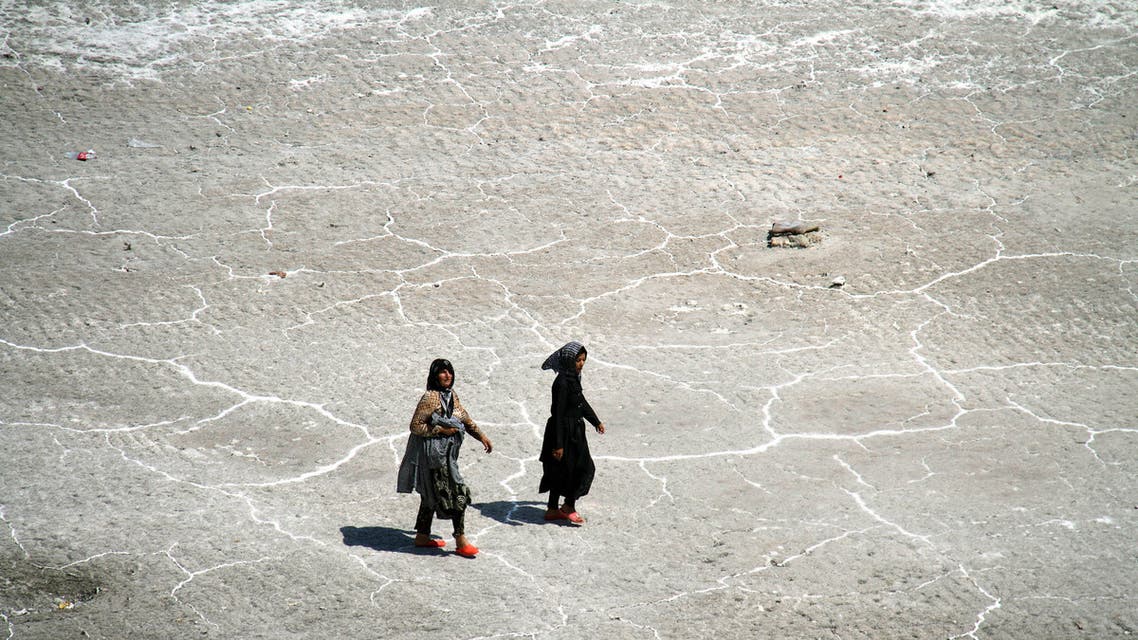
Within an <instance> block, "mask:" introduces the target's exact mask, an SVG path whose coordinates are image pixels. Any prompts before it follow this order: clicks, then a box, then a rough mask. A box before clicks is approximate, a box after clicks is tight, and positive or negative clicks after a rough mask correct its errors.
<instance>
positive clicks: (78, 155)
mask: <svg viewBox="0 0 1138 640" xmlns="http://www.w3.org/2000/svg"><path fill="white" fill-rule="evenodd" d="M67 157H68V158H71V159H72V160H79V161H82V162H86V161H88V160H94V159H95V157H96V156H95V150H94V149H88V150H86V151H71V152H69V153H68V154H67Z"/></svg>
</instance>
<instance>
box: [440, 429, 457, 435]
mask: <svg viewBox="0 0 1138 640" xmlns="http://www.w3.org/2000/svg"><path fill="white" fill-rule="evenodd" d="M456 433H458V429H456V428H454V427H439V435H440V436H453V435H454V434H456Z"/></svg>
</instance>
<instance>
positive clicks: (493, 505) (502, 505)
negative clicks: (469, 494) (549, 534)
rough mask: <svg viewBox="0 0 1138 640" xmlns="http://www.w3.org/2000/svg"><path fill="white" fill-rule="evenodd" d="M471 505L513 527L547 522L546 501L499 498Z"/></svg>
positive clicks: (493, 518) (485, 514)
mask: <svg viewBox="0 0 1138 640" xmlns="http://www.w3.org/2000/svg"><path fill="white" fill-rule="evenodd" d="M470 506H472V507H474V508H475V509H478V512H479V513H481V514H482V515H484V516H486V517H487V518H490V519H491V520H495V521H497V522H501V523H502V524H508V525H510V526H511V527H520V526H522V525H525V524H543V523H545V503H544V502H522V501H515V500H498V501H497V502H483V503H477V504H471V505H470Z"/></svg>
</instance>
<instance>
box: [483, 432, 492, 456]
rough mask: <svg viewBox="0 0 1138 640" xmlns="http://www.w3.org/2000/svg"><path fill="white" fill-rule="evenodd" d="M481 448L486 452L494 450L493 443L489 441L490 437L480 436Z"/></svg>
mask: <svg viewBox="0 0 1138 640" xmlns="http://www.w3.org/2000/svg"><path fill="white" fill-rule="evenodd" d="M482 448H483V449H485V450H486V453H490V452H491V451H493V450H494V445H493V444H491V443H490V438H487V437H486V436H482Z"/></svg>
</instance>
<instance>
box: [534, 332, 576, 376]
mask: <svg viewBox="0 0 1138 640" xmlns="http://www.w3.org/2000/svg"><path fill="white" fill-rule="evenodd" d="M582 351H586V349H585V345H583V344H581V343H580V342H577V341H576V340H574V341H573V342H566V343H565V345H564V346H563V347H561V348H560V349H558V350H557V351H554V352H553V353H551V354H549V357H548V358H546V359H545V362H543V363H541V368H542V369H543V370H545V369H553V370H554V371H556V372H557V373H577V367H576V366H574V364H573V363H574V362H576V360H577V356H578V354H580V353H581V352H582ZM586 353H587V351H586Z"/></svg>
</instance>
